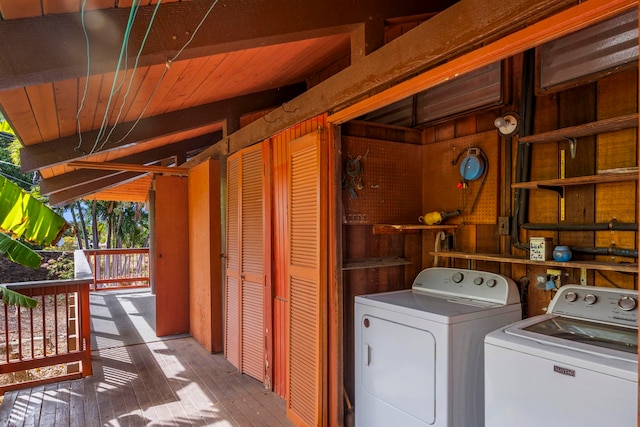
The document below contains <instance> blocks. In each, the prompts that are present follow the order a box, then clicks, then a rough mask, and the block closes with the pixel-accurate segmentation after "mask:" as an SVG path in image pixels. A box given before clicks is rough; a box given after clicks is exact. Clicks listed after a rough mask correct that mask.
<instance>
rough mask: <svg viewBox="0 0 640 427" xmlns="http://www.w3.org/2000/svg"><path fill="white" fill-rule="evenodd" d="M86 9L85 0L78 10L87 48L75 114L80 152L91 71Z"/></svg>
mask: <svg viewBox="0 0 640 427" xmlns="http://www.w3.org/2000/svg"><path fill="white" fill-rule="evenodd" d="M86 7H87V0H84V1H83V2H82V8H80V21H81V23H82V31H83V32H84V40H85V44H86V47H87V75H86V77H85V80H84V93H83V94H82V99H81V100H80V105H79V106H78V112H77V113H76V127H77V129H78V145H77V146H76V148H75V150H76V151H80V147H81V146H82V126H81V124H80V112H81V111H82V109H83V108H84V101H85V100H86V99H87V91H88V90H89V89H88V88H89V72H90V71H91V49H90V48H89V34H87V26H86V23H85V21H84V11H85V8H86Z"/></svg>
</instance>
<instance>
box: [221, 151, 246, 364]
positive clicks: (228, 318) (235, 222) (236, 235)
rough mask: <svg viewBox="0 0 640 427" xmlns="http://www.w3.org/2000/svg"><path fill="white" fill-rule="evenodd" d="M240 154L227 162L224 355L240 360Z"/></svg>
mask: <svg viewBox="0 0 640 427" xmlns="http://www.w3.org/2000/svg"><path fill="white" fill-rule="evenodd" d="M239 168H240V154H239V153H236V154H235V155H233V156H230V157H229V159H228V161H227V254H226V259H227V272H226V273H227V274H226V278H227V281H226V286H225V328H224V332H225V333H224V355H225V357H226V358H227V360H229V361H230V362H231V363H233V365H234V366H235V367H236V368H238V369H241V366H242V365H241V363H240V246H241V244H240V212H241V210H240V203H239V202H240V188H239V184H240V170H239Z"/></svg>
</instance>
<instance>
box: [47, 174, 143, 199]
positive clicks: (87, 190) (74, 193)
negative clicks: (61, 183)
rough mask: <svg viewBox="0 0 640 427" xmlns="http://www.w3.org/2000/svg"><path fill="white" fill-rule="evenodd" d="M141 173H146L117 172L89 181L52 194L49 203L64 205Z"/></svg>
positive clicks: (134, 177)
mask: <svg viewBox="0 0 640 427" xmlns="http://www.w3.org/2000/svg"><path fill="white" fill-rule="evenodd" d="M142 175H146V172H119V173H117V174H115V175H111V176H109V177H107V178H105V179H102V180H100V181H94V182H90V183H87V184H83V185H79V186H77V187H73V188H69V189H66V190H63V191H59V192H57V193H55V194H52V195H51V196H49V203H50V204H51V205H53V206H65V205H68V204H69V203H72V202H74V201H76V200H78V199H81V198H82V197H84V196H87V195H89V194H94V193H98V192H100V191H103V190H106V189H109V188H113V187H116V186H118V185H122V184H126V183H127V182H131V181H133V180H134V179H137V178H139V177H140V176H142Z"/></svg>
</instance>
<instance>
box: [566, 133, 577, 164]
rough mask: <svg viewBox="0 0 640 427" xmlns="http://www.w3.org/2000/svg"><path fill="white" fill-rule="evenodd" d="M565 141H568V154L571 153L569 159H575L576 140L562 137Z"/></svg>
mask: <svg viewBox="0 0 640 427" xmlns="http://www.w3.org/2000/svg"><path fill="white" fill-rule="evenodd" d="M564 139H566V140H567V141H569V152H570V153H571V158H572V159H575V158H576V150H577V149H578V140H576V139H575V138H569V137H567V136H565V137H564Z"/></svg>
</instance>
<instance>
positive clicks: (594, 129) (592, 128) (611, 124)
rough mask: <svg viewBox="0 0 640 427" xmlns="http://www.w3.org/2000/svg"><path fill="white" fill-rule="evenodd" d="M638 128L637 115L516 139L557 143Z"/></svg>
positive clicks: (522, 141)
mask: <svg viewBox="0 0 640 427" xmlns="http://www.w3.org/2000/svg"><path fill="white" fill-rule="evenodd" d="M633 127H638V114H637V113H635V114H629V115H626V116H620V117H613V118H611V119H605V120H598V121H597V122H591V123H585V124H583V125H578V126H571V127H566V128H562V129H557V130H553V131H550V132H544V133H539V134H536V135H529V136H523V137H520V138H518V141H519V142H520V143H521V144H524V143H527V142H529V143H534V142H557V141H562V140H564V139H567V138H569V139H572V138H581V137H585V136H591V135H595V134H598V133H603V132H613V131H617V130H621V129H630V128H633Z"/></svg>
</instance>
